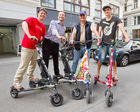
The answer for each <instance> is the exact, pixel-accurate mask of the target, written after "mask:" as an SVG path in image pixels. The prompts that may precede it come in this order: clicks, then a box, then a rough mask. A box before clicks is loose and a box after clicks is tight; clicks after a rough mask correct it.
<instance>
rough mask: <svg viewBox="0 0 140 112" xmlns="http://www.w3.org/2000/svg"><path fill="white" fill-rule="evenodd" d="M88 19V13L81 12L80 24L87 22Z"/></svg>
mask: <svg viewBox="0 0 140 112" xmlns="http://www.w3.org/2000/svg"><path fill="white" fill-rule="evenodd" d="M86 19H87V13H86V11H81V12H80V22H85V21H86Z"/></svg>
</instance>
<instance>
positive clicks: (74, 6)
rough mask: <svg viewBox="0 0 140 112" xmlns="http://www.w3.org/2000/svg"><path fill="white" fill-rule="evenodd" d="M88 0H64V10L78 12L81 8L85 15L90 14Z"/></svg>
mask: <svg viewBox="0 0 140 112" xmlns="http://www.w3.org/2000/svg"><path fill="white" fill-rule="evenodd" d="M89 3H90V2H89V0H64V10H65V11H70V12H75V13H78V14H79V13H80V11H81V10H84V11H86V12H87V15H90V6H89Z"/></svg>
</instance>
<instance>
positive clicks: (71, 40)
mask: <svg viewBox="0 0 140 112" xmlns="http://www.w3.org/2000/svg"><path fill="white" fill-rule="evenodd" d="M75 38H76V28H75V27H74V28H73V31H72V34H71V37H70V44H73V41H74V40H75Z"/></svg>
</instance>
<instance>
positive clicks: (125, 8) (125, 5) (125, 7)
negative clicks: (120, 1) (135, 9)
mask: <svg viewBox="0 0 140 112" xmlns="http://www.w3.org/2000/svg"><path fill="white" fill-rule="evenodd" d="M124 11H127V3H125V4H124Z"/></svg>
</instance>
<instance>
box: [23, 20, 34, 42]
mask: <svg viewBox="0 0 140 112" xmlns="http://www.w3.org/2000/svg"><path fill="white" fill-rule="evenodd" d="M22 28H23V31H24V32H25V33H26V35H27V36H28V38H30V39H33V40H35V39H37V38H36V37H35V36H31V35H30V33H29V28H28V23H27V22H26V21H23V22H22Z"/></svg>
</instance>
